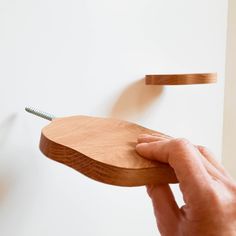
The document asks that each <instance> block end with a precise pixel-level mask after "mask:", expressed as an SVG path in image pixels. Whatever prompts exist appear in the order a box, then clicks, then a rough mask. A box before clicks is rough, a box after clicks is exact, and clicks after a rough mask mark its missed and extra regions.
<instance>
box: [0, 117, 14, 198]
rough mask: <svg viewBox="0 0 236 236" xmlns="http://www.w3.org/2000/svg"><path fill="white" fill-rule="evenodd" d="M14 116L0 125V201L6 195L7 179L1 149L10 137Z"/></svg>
mask: <svg viewBox="0 0 236 236" xmlns="http://www.w3.org/2000/svg"><path fill="white" fill-rule="evenodd" d="M16 116H17V115H16V114H15V113H14V114H11V115H9V116H8V117H7V118H6V119H4V120H3V121H2V122H1V123H0V201H1V200H2V199H3V197H4V196H5V195H6V194H7V192H8V187H9V184H8V179H5V178H4V177H3V176H4V174H5V173H4V172H5V169H4V168H5V162H6V161H5V156H4V154H3V151H2V150H3V148H4V146H5V144H6V142H7V138H8V137H9V135H10V133H11V132H10V130H11V129H12V127H13V124H14V122H15V119H16Z"/></svg>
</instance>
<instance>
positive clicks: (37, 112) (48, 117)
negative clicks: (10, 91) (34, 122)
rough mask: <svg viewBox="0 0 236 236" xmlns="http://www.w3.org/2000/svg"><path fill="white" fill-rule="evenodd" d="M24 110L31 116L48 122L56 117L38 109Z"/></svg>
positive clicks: (29, 108)
mask: <svg viewBox="0 0 236 236" xmlns="http://www.w3.org/2000/svg"><path fill="white" fill-rule="evenodd" d="M25 110H26V111H27V112H29V113H31V114H34V115H36V116H39V117H41V118H43V119H46V120H50V121H52V120H53V119H55V118H56V117H55V116H54V115H52V114H49V113H47V112H44V111H40V110H38V109H35V108H32V107H26V108H25Z"/></svg>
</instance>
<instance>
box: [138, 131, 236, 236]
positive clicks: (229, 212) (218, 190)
mask: <svg viewBox="0 0 236 236" xmlns="http://www.w3.org/2000/svg"><path fill="white" fill-rule="evenodd" d="M136 151H137V152H138V153H139V154H140V155H141V156H143V157H144V158H147V159H150V160H156V161H160V162H164V163H168V164H169V165H170V166H171V167H172V168H173V169H174V171H175V174H176V177H177V179H178V181H179V187H180V190H181V192H182V194H183V199H184V202H185V205H184V206H182V207H179V206H178V205H177V203H176V201H175V197H174V195H173V193H172V191H171V188H170V186H169V185H168V184H166V185H152V186H147V192H148V194H149V196H150V198H151V199H152V203H153V208H154V213H155V217H156V221H157V226H158V229H159V231H160V233H161V235H164V236H178V235H187V236H195V235H196V236H199V235H204V236H208V235H214V236H218V235H220V236H222V235H226V236H231V235H236V183H235V182H234V180H233V179H232V178H231V177H230V176H229V175H228V174H227V172H226V171H225V170H224V168H223V167H222V166H221V165H220V164H219V163H218V162H217V161H216V160H215V159H214V156H213V155H212V154H211V153H210V152H209V150H207V149H206V148H205V147H202V146H196V145H193V144H192V143H190V142H189V141H188V140H186V139H172V138H166V137H163V136H162V135H160V134H153V135H146V134H143V135H140V136H139V138H138V144H137V146H136Z"/></svg>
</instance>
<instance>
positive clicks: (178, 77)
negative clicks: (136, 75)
mask: <svg viewBox="0 0 236 236" xmlns="http://www.w3.org/2000/svg"><path fill="white" fill-rule="evenodd" d="M145 82H146V84H147V85H188V84H209V83H216V82H217V73H204V74H169V75H168V74H160V75H154V74H152V75H146V77H145Z"/></svg>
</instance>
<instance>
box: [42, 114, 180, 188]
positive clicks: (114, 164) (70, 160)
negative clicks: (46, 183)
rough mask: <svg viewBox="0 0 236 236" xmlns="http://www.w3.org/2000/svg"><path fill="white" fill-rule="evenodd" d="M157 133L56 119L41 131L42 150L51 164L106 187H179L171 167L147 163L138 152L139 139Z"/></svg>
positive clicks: (100, 121) (117, 123)
mask: <svg viewBox="0 0 236 236" xmlns="http://www.w3.org/2000/svg"><path fill="white" fill-rule="evenodd" d="M154 132H155V133H157V132H156V131H153V130H150V129H147V128H144V127H142V126H139V125H136V124H133V123H130V122H126V121H121V120H117V119H112V118H96V117H88V116H71V117H66V118H57V119H54V120H53V121H52V122H51V123H50V124H49V125H47V126H46V127H45V128H43V129H42V133H41V140H40V149H41V151H42V152H43V153H44V154H45V155H46V156H47V157H49V158H51V159H52V160H55V161H58V162H60V163H63V164H65V165H67V166H70V167H72V168H73V169H75V170H77V171H79V172H81V173H82V174H84V175H86V176H88V177H90V178H92V179H94V180H97V181H100V182H103V183H107V184H112V185H119V186H141V185H147V184H157V183H161V184H164V183H176V182H177V179H176V176H175V173H174V171H173V169H172V168H171V167H170V166H169V165H167V164H163V163H158V162H153V161H149V160H146V159H144V158H142V157H141V156H139V155H138V154H137V152H136V151H135V145H136V143H137V137H138V135H139V134H142V133H148V134H152V133H154ZM160 134H161V133H160ZM162 135H164V134H162ZM166 137H168V136H166Z"/></svg>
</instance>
